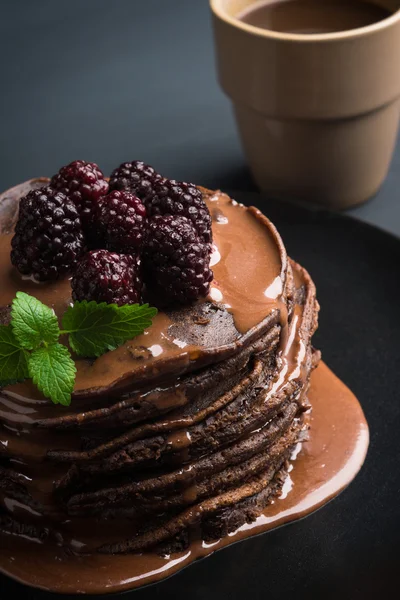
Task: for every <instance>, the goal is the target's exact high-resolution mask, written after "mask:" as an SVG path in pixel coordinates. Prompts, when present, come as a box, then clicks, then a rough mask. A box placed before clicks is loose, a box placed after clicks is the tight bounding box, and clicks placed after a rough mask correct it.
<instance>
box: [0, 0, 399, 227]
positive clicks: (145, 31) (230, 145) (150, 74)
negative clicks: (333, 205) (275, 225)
mask: <svg viewBox="0 0 400 600" xmlns="http://www.w3.org/2000/svg"><path fill="white" fill-rule="evenodd" d="M0 57H1V59H0V60H1V92H0V119H1V120H0V165H1V166H0V188H1V189H6V188H7V187H10V186H12V185H14V184H16V183H19V182H21V181H23V180H25V179H28V178H30V177H36V176H40V175H51V174H52V173H54V172H55V171H57V170H58V168H59V167H60V166H61V165H63V164H66V163H68V162H70V161H71V160H75V159H77V158H83V159H85V160H89V161H95V162H97V163H98V164H99V165H100V167H101V168H102V169H103V170H104V172H105V173H107V174H109V172H110V171H111V170H112V169H113V168H114V167H115V166H117V165H118V164H119V163H121V162H122V161H127V160H135V159H142V160H144V161H147V162H149V163H150V164H152V165H154V167H155V168H156V169H157V170H159V171H160V172H162V173H163V174H164V175H166V176H169V177H174V178H175V179H183V180H190V181H193V182H195V183H199V184H203V185H205V186H208V187H211V188H214V187H215V188H217V187H218V188H224V189H227V190H237V189H241V190H251V189H253V186H252V183H251V179H250V176H249V174H248V171H247V168H246V164H245V161H244V158H243V155H242V151H241V148H240V143H239V140H238V136H237V134H236V129H235V124H234V120H233V116H232V113H231V110H230V105H229V101H228V100H227V99H226V98H225V97H224V96H223V94H222V92H221V91H220V89H219V87H218V83H217V80H216V75H215V68H214V49H213V39H212V30H211V19H210V13H209V7H208V0H112V1H111V0H1V2H0ZM399 189H400V148H399V147H398V148H397V153H396V156H395V160H394V163H393V165H392V169H391V172H390V174H389V177H388V180H387V182H386V184H385V186H384V188H383V189H382V190H381V192H380V193H379V196H378V197H377V198H376V199H374V200H373V201H372V202H369V203H368V204H366V205H364V206H363V207H361V208H358V209H356V210H355V211H353V212H354V213H355V215H356V216H358V217H360V218H362V219H365V220H367V221H370V222H372V223H376V224H379V225H381V226H382V227H384V228H387V229H389V230H391V231H393V232H395V233H397V234H400V201H399V195H400V194H399Z"/></svg>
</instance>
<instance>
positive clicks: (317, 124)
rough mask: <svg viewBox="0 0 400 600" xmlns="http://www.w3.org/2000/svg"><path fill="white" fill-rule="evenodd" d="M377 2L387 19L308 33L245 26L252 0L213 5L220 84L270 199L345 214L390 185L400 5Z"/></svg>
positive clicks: (399, 76) (399, 94) (399, 106)
mask: <svg viewBox="0 0 400 600" xmlns="http://www.w3.org/2000/svg"><path fill="white" fill-rule="evenodd" d="M299 1H301V0H299ZM355 1H356V0H348V2H355ZM358 1H359V0H358ZM374 1H375V4H378V5H379V6H380V7H381V8H382V10H384V11H386V13H385V14H388V15H389V16H387V17H386V18H383V19H382V20H380V21H377V22H374V23H372V24H370V25H367V26H362V27H357V28H355V29H350V30H344V31H334V32H329V33H306V34H304V33H290V32H289V33H288V32H284V31H273V30H272V29H271V30H269V29H265V28H262V27H258V26H254V25H252V24H249V23H246V22H245V21H244V20H243V19H241V18H240V16H241V15H243V14H244V11H246V10H248V9H249V7H251V5H253V4H255V2H254V0H210V2H211V9H212V14H213V27H214V33H215V43H216V57H217V69H218V74H219V80H220V83H221V86H222V88H223V90H224V91H225V93H226V94H227V95H228V96H229V97H230V99H231V100H232V103H233V107H234V112H235V116H236V121H237V125H238V129H239V133H240V137H241V140H242V144H243V148H244V152H245V155H246V157H247V160H248V162H249V165H250V168H251V171H252V174H253V176H254V179H255V182H256V183H257V185H258V186H259V187H260V188H261V190H263V191H265V192H267V193H268V194H269V195H271V196H273V197H277V198H285V199H298V200H303V201H307V202H311V203H317V204H322V205H324V206H327V207H329V208H335V209H342V208H346V207H350V206H353V205H356V204H359V203H361V202H364V201H365V200H367V199H368V198H370V197H371V196H373V195H374V194H375V193H376V192H377V191H378V189H379V188H380V186H381V184H382V182H383V181H384V179H385V177H386V175H387V172H388V169H389V165H390V161H391V158H392V155H393V150H394V147H395V143H396V138H397V130H398V124H399V116H400V10H399V9H400V0H374ZM320 2H322V3H323V2H324V0H320ZM258 4H260V3H258Z"/></svg>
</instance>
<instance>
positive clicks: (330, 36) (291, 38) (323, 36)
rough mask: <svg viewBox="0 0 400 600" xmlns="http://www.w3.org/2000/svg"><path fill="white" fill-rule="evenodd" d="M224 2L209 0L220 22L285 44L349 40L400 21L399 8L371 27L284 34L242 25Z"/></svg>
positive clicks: (221, 0)
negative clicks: (228, 11) (224, 7)
mask: <svg viewBox="0 0 400 600" xmlns="http://www.w3.org/2000/svg"><path fill="white" fill-rule="evenodd" d="M223 1H224V0H210V6H211V10H212V11H213V13H214V14H215V15H216V16H217V17H219V18H220V19H221V20H223V21H225V22H226V23H229V25H232V26H233V27H237V28H238V29H242V30H244V31H247V32H248V33H252V34H253V35H258V36H260V37H265V38H272V39H275V40H279V41H286V42H303V43H307V42H319V41H321V42H329V41H335V40H350V39H354V38H358V37H362V36H364V35H368V34H369V33H375V32H378V31H381V30H382V29H386V28H387V27H390V25H392V24H394V23H396V22H399V21H400V7H399V8H398V9H397V10H396V12H394V13H393V14H392V15H390V16H389V17H385V18H384V19H382V20H381V21H377V22H376V23H372V25H366V26H365V27H357V28H356V29H348V30H346V31H335V32H332V33H284V32H280V31H272V30H270V29H263V28H262V27H255V26H254V25H249V24H248V23H244V22H243V21H241V20H240V19H238V18H237V17H231V16H230V15H229V14H228V13H227V12H226V11H225V10H224V9H223V8H222V3H223Z"/></svg>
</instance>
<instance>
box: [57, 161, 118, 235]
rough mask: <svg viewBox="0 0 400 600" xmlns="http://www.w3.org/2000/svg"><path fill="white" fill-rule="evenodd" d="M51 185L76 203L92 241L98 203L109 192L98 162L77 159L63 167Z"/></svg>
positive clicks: (85, 229) (86, 231)
mask: <svg viewBox="0 0 400 600" xmlns="http://www.w3.org/2000/svg"><path fill="white" fill-rule="evenodd" d="M50 185H51V186H52V187H53V188H55V189H57V190H60V191H61V192H63V193H64V194H65V195H66V196H67V197H68V198H69V199H70V200H72V202H73V203H74V204H75V206H76V208H77V209H78V212H79V215H80V217H81V221H82V227H83V229H84V231H85V233H86V234H87V236H88V238H89V241H90V242H91V241H92V240H93V237H94V235H95V233H94V229H93V224H94V221H95V212H96V204H97V202H98V200H99V199H100V198H101V197H102V196H104V195H105V194H107V192H108V183H107V181H106V179H105V177H104V175H103V173H102V171H101V170H100V168H99V167H98V166H97V165H96V163H88V162H86V161H84V160H75V161H74V162H72V163H70V164H69V165H66V166H65V167H62V168H61V169H60V170H59V172H58V173H57V174H56V175H54V176H53V177H52V179H51V183H50Z"/></svg>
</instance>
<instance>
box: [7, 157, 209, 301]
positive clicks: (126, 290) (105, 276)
mask: <svg viewBox="0 0 400 600" xmlns="http://www.w3.org/2000/svg"><path fill="white" fill-rule="evenodd" d="M211 242H212V230H211V217H210V213H209V211H208V208H207V206H206V204H205V202H204V200H203V197H202V193H201V191H200V190H199V189H198V188H197V187H195V186H194V185H192V184H188V183H182V182H178V181H174V180H170V179H165V178H164V177H162V176H161V175H160V174H159V173H156V171H155V170H154V169H153V168H152V167H150V166H148V165H145V164H144V163H143V162H141V161H135V162H130V163H123V164H122V165H120V166H119V167H118V168H117V169H115V170H114V171H113V172H112V174H111V177H110V180H109V182H108V181H107V179H106V178H105V177H104V175H103V173H102V171H101V170H100V169H99V167H98V166H97V165H96V164H94V163H87V162H85V161H82V160H77V161H74V162H72V163H71V164H69V165H67V166H65V167H62V168H61V169H60V171H59V172H58V173H57V174H56V175H54V177H52V179H51V181H50V185H48V186H47V187H43V188H41V189H37V190H33V191H31V192H29V193H28V194H27V196H25V197H24V198H22V199H21V201H20V206H19V217H18V222H17V225H16V228H15V235H14V237H13V239H12V251H11V261H12V263H13V265H15V266H16V267H17V269H18V270H19V271H20V273H22V274H23V275H25V276H28V277H32V278H34V279H35V280H37V281H49V280H56V279H58V278H60V277H63V276H65V275H66V274H72V282H71V284H72V296H73V299H74V300H96V301H97V302H107V303H116V304H118V305H123V304H132V303H136V302H141V301H142V299H143V294H145V295H146V296H147V297H150V298H151V301H152V302H153V303H154V304H156V305H157V304H158V305H159V306H164V305H173V304H185V303H187V302H192V301H194V300H196V299H197V298H199V297H201V296H205V295H206V294H207V293H208V291H209V287H210V282H211V280H212V277H213V274H212V271H211V270H210V266H209V263H210V252H211Z"/></svg>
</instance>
